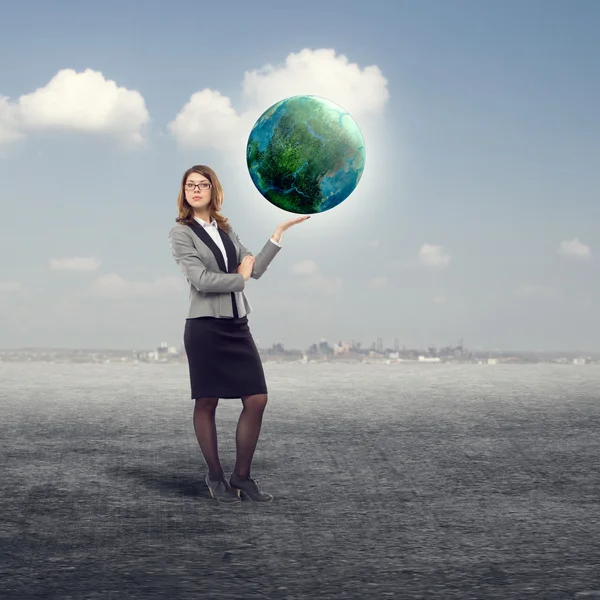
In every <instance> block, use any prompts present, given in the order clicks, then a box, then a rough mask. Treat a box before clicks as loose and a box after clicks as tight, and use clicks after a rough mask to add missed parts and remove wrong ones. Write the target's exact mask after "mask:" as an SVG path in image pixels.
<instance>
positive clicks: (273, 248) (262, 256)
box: [230, 226, 281, 279]
mask: <svg viewBox="0 0 600 600" xmlns="http://www.w3.org/2000/svg"><path fill="white" fill-rule="evenodd" d="M230 232H231V234H232V235H233V237H234V239H235V243H236V244H237V245H238V246H239V248H240V261H241V260H242V259H243V258H244V256H251V255H252V252H250V250H248V248H246V246H244V244H242V241H241V240H240V238H239V236H238V234H237V233H236V232H235V231H234V230H233V227H231V226H230ZM280 250H281V246H278V245H276V244H275V243H273V242H272V241H271V240H268V241H267V243H266V244H265V245H264V246H263V249H262V250H261V251H260V252H259V253H258V254H257V255H256V260H255V261H254V267H253V268H252V274H251V275H250V277H252V279H260V278H261V277H262V275H263V274H264V272H265V271H266V270H267V267H268V266H269V265H270V264H271V261H272V260H273V259H274V258H275V256H277V253H278V252H279V251H280Z"/></svg>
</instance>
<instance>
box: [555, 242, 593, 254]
mask: <svg viewBox="0 0 600 600" xmlns="http://www.w3.org/2000/svg"><path fill="white" fill-rule="evenodd" d="M558 253H559V254H562V255H563V256H570V257H573V258H589V257H590V256H591V253H592V252H591V249H590V247H589V246H586V245H585V244H582V243H581V242H580V241H579V240H578V239H577V238H575V239H573V240H570V241H563V242H561V244H560V246H559V248H558Z"/></svg>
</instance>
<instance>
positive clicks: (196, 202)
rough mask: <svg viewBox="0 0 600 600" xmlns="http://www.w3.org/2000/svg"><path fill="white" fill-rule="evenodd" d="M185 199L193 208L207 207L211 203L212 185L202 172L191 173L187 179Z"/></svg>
mask: <svg viewBox="0 0 600 600" xmlns="http://www.w3.org/2000/svg"><path fill="white" fill-rule="evenodd" d="M183 187H184V189H185V199H186V200H187V201H188V204H189V205H190V206H191V207H192V208H200V209H202V208H206V207H207V206H208V205H209V204H210V198H211V194H212V186H211V183H210V181H209V180H208V179H207V178H206V177H204V175H200V173H190V174H189V175H188V178H187V179H186V180H185V184H184V186H183Z"/></svg>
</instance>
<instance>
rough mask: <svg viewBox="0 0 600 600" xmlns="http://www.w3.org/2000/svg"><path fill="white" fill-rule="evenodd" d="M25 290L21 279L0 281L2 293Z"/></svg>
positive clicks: (0, 292)
mask: <svg viewBox="0 0 600 600" xmlns="http://www.w3.org/2000/svg"><path fill="white" fill-rule="evenodd" d="M23 291H25V286H24V285H23V284H22V283H21V282H20V281H0V294H13V293H18V292H23Z"/></svg>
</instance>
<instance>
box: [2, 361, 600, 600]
mask: <svg viewBox="0 0 600 600" xmlns="http://www.w3.org/2000/svg"><path fill="white" fill-rule="evenodd" d="M185 368H186V367H185V366H182V365H155V366H145V365H142V366H138V367H133V366H131V365H116V366H115V365H41V366H38V365H18V364H15V365H0V382H1V385H0V448H1V451H2V454H1V457H2V460H1V465H0V482H1V483H0V515H1V518H0V598H1V599H2V600H28V599H30V598H31V599H34V598H35V599H44V600H46V599H56V600H70V599H76V600H79V599H103V600H104V599H106V600H117V599H121V598H123V599H127V600H133V599H137V598H140V599H145V600H148V599H154V598H167V599H169V600H175V599H178V598H185V599H187V598H202V599H211V598H220V599H236V600H239V599H245V598H289V599H296V598H323V599H329V598H331V599H334V598H335V599H362V598H395V599H404V598H406V599H413V598H424V599H444V600H451V599H460V600H470V599H482V600H494V599H498V600H500V599H502V600H507V599H513V598H514V599H525V598H536V599H538V598H539V599H544V600H553V599H563V598H581V599H583V598H600V434H599V429H600V427H599V426H600V400H599V398H600V369H598V368H597V367H594V366H591V365H590V366H585V367H572V366H571V367H569V366H566V367H558V366H557V367H551V366H547V365H542V366H523V367H519V366H511V367H508V366H506V367H505V366H500V365H497V366H479V367H478V366H472V365H470V366H460V365H457V366H451V365H421V366H412V367H408V366H406V367H405V366H398V365H388V366H378V365H359V366H355V367H352V366H345V365H340V366H323V365H292V366H289V365H266V371H267V378H268V381H269V382H270V383H269V384H270V397H269V405H268V407H267V413H266V414H265V421H264V425H263V432H262V435H261V439H260V441H259V447H258V450H257V454H256V457H255V461H254V464H253V475H254V476H255V477H256V478H257V479H258V481H259V482H260V484H261V485H262V487H263V489H265V490H266V491H268V492H271V493H273V494H274V495H275V501H274V502H273V503H272V504H269V505H257V504H253V503H251V502H243V503H242V504H241V505H237V506H224V505H219V504H217V503H216V501H215V500H213V499H211V498H210V496H209V493H208V490H207V488H206V487H205V485H204V483H203V479H204V474H205V472H206V471H205V466H204V462H203V460H202V457H201V454H200V450H199V448H198V446H197V443H196V440H195V437H194V433H193V429H192V421H191V417H192V406H193V402H192V401H191V400H190V399H189V394H188V388H187V382H186V380H185V373H186V371H185ZM583 368H586V369H588V370H587V372H584V371H582V370H581V369H583ZM239 410H240V402H239V401H236V400H221V402H220V405H219V408H218V413H217V415H218V416H217V420H218V428H219V440H220V447H221V449H222V450H221V456H222V461H223V465H224V468H225V471H226V473H227V474H229V472H230V471H231V468H232V466H233V462H234V445H233V439H234V438H233V436H234V431H235V424H236V421H237V416H238V414H239Z"/></svg>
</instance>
